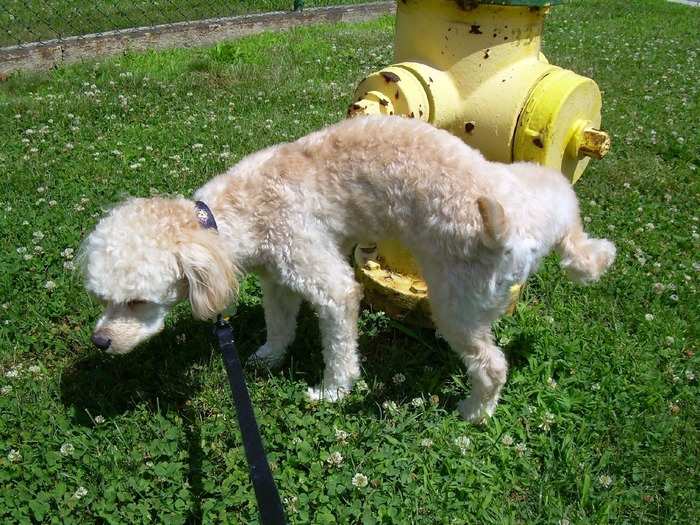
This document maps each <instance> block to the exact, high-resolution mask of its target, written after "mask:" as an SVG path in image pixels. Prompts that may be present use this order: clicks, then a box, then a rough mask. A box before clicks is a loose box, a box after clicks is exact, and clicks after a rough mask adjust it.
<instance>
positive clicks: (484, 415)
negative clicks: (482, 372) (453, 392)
mask: <svg viewBox="0 0 700 525" xmlns="http://www.w3.org/2000/svg"><path fill="white" fill-rule="evenodd" d="M497 403H498V400H497V399H494V400H487V401H484V400H482V399H477V398H474V397H468V398H467V399H464V400H463V401H460V402H459V404H458V405H457V410H459V413H460V415H461V416H462V417H463V418H464V419H466V420H467V421H469V422H470V423H474V424H475V425H482V424H484V423H485V422H486V420H487V419H488V418H490V417H491V416H492V415H493V413H494V412H495V411H496V404H497Z"/></svg>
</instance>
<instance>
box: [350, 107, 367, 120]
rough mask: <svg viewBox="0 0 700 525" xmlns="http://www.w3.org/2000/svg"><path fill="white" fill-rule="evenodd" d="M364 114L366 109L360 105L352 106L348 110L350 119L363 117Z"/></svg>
mask: <svg viewBox="0 0 700 525" xmlns="http://www.w3.org/2000/svg"><path fill="white" fill-rule="evenodd" d="M363 114H364V109H363V107H362V106H360V105H359V104H350V107H349V108H348V115H347V116H348V118H352V117H355V116H357V115H363Z"/></svg>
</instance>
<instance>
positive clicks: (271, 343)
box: [252, 276, 301, 368]
mask: <svg viewBox="0 0 700 525" xmlns="http://www.w3.org/2000/svg"><path fill="white" fill-rule="evenodd" d="M260 284H261V286H262V290H263V306H264V308H265V327H266V328H267V341H265V344H264V345H262V346H261V347H260V348H259V349H258V351H257V352H255V354H253V356H252V359H254V361H255V362H257V363H260V364H263V365H265V366H268V367H270V368H276V367H279V366H281V365H282V362H283V361H284V358H285V355H286V353H287V348H288V347H289V345H290V344H291V343H292V341H294V332H295V331H296V322H297V314H298V312H299V305H300V304H301V296H299V294H296V293H294V292H293V291H292V290H290V289H289V288H287V287H286V286H282V285H281V284H278V283H277V282H276V281H274V280H273V279H272V278H271V277H268V276H261V277H260Z"/></svg>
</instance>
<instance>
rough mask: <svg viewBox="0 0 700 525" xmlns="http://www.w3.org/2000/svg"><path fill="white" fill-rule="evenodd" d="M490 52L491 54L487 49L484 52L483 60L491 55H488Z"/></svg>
mask: <svg viewBox="0 0 700 525" xmlns="http://www.w3.org/2000/svg"><path fill="white" fill-rule="evenodd" d="M490 52H491V50H490V49H487V50H486V51H484V60H486V59H487V58H488V57H490V56H491V55H489V53H490Z"/></svg>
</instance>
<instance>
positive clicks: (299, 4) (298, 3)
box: [294, 0, 304, 11]
mask: <svg viewBox="0 0 700 525" xmlns="http://www.w3.org/2000/svg"><path fill="white" fill-rule="evenodd" d="M302 9H304V0H294V10H295V11H301V10H302Z"/></svg>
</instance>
